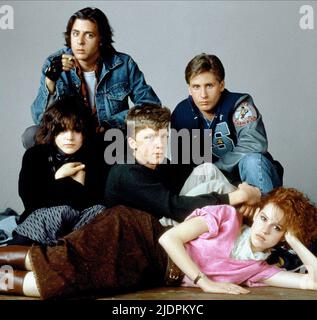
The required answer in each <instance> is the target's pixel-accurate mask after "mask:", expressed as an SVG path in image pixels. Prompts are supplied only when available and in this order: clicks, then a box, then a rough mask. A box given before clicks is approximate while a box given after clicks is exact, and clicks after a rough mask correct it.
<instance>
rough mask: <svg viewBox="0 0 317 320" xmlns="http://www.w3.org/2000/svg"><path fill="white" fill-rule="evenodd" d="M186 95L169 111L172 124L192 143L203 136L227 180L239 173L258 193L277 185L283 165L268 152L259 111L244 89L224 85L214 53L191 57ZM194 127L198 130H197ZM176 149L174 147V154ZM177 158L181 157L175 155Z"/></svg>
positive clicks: (280, 183) (218, 62) (213, 159)
mask: <svg viewBox="0 0 317 320" xmlns="http://www.w3.org/2000/svg"><path fill="white" fill-rule="evenodd" d="M185 78H186V82H187V84H188V86H189V97H188V98H187V99H185V100H183V101H181V102H180V103H179V104H178V105H177V106H176V108H175V109H174V111H173V113H172V121H171V126H172V128H174V129H176V130H177V131H179V130H181V129H188V130H189V132H190V134H191V139H192V141H191V144H192V145H195V140H197V143H200V144H201V146H202V145H205V146H206V143H204V144H203V143H202V141H203V139H207V145H208V148H207V150H206V149H204V150H203V152H204V153H206V152H207V153H208V152H209V153H212V161H213V162H214V164H215V165H216V166H217V167H218V168H219V169H220V170H221V171H223V173H224V174H225V175H226V176H227V177H228V178H229V179H231V181H232V180H234V179H236V178H237V179H238V180H239V179H240V180H241V181H246V182H248V183H249V184H251V185H254V186H256V187H258V188H259V189H260V190H261V192H262V193H266V192H269V191H270V190H271V189H273V188H275V187H278V186H281V185H282V177H283V167H282V166H281V165H280V163H279V162H277V161H275V160H273V158H272V156H271V155H270V154H269V153H268V151H267V148H268V142H267V136H266V132H265V128H264V124H263V121H262V116H261V114H260V113H259V111H258V110H257V108H256V107H255V105H254V102H253V99H252V97H251V96H250V95H249V94H245V93H233V92H230V91H228V90H227V89H225V82H224V78H225V70H224V67H223V65H222V63H221V61H220V59H219V58H218V57H216V56H215V55H208V54H204V53H203V54H200V55H198V56H196V57H194V58H193V59H192V60H191V61H190V62H189V63H188V65H187V67H186V70H185ZM193 129H205V130H200V135H197V134H194V132H195V131H192V130H193ZM180 154H181V149H179V154H178V156H180ZM178 161H181V158H180V157H178Z"/></svg>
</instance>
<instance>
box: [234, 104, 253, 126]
mask: <svg viewBox="0 0 317 320" xmlns="http://www.w3.org/2000/svg"><path fill="white" fill-rule="evenodd" d="M257 118H258V115H257V111H256V109H255V107H254V106H253V104H251V103H250V102H249V101H244V102H242V103H241V104H240V105H239V106H238V108H237V109H236V111H235V112H234V114H233V123H234V124H235V125H236V126H245V125H247V124H248V123H250V122H254V121H256V119H257Z"/></svg>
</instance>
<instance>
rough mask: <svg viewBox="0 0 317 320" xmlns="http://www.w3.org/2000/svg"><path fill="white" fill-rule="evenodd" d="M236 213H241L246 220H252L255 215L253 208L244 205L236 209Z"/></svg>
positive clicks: (254, 208)
mask: <svg viewBox="0 0 317 320" xmlns="http://www.w3.org/2000/svg"><path fill="white" fill-rule="evenodd" d="M237 210H238V212H239V213H241V214H242V215H243V216H244V217H246V218H252V217H253V216H254V214H255V211H256V207H255V206H249V205H246V204H243V205H242V206H240V207H239V208H238V209H237Z"/></svg>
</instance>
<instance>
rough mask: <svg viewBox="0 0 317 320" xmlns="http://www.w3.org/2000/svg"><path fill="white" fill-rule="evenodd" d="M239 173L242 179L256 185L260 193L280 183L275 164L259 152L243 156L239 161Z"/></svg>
mask: <svg viewBox="0 0 317 320" xmlns="http://www.w3.org/2000/svg"><path fill="white" fill-rule="evenodd" d="M239 173H240V178H241V180H242V181H246V182H247V183H248V184H251V185H253V186H255V187H258V188H259V189H260V190H261V193H262V194H263V193H267V192H269V191H271V190H272V189H274V188H277V187H280V186H281V185H282V177H280V176H279V175H278V172H277V168H276V166H275V165H274V164H273V163H272V162H271V161H270V160H269V159H267V158H266V157H265V156H264V155H263V154H261V153H250V154H248V155H246V156H244V157H243V158H242V159H241V160H240V161H239Z"/></svg>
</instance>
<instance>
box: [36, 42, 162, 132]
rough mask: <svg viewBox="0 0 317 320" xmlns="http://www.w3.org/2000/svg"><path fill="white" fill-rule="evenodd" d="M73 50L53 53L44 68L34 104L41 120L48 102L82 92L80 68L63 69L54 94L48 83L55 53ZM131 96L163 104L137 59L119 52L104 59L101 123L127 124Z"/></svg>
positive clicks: (98, 100) (139, 101) (98, 104)
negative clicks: (47, 76)
mask: <svg viewBox="0 0 317 320" xmlns="http://www.w3.org/2000/svg"><path fill="white" fill-rule="evenodd" d="M64 53H65V54H71V55H72V54H73V53H72V51H71V49H70V48H68V47H64V48H63V49H60V50H59V51H57V52H55V53H54V54H52V55H50V56H49V57H48V58H47V59H46V60H45V62H44V65H43V68H42V75H41V82H40V88H39V91H38V94H37V97H36V98H35V100H34V102H33V104H32V106H31V112H32V118H33V121H34V122H35V123H36V124H39V123H40V121H41V118H42V116H43V112H44V111H45V109H46V107H47V106H48V104H51V103H53V102H54V101H55V100H57V99H59V98H60V97H62V96H63V95H70V94H75V93H79V92H80V88H81V81H80V78H79V77H78V75H77V73H76V70H75V69H72V70H70V71H68V72H62V74H61V76H60V78H59V79H58V80H57V81H56V87H55V93H54V95H52V96H51V95H50V94H49V91H48V89H47V87H46V84H45V74H44V73H45V70H46V68H47V67H48V66H49V65H50V64H51V61H52V59H53V58H54V57H56V56H59V55H61V54H64ZM128 97H130V99H131V101H132V103H133V104H134V105H144V104H147V103H149V104H159V105H161V101H160V99H159V98H158V97H157V95H156V94H155V92H154V90H153V89H152V87H151V86H149V85H147V83H146V81H145V79H144V75H143V73H142V72H141V71H140V69H139V67H138V65H137V64H136V63H135V61H134V60H133V59H132V58H131V57H130V56H129V55H127V54H125V53H120V52H116V53H115V54H114V55H113V56H112V57H111V58H109V60H104V61H103V63H102V69H101V72H100V76H99V81H98V83H97V86H96V92H95V99H96V100H95V101H96V109H97V115H98V119H99V123H100V126H106V127H109V126H110V127H116V128H122V129H123V128H124V127H125V124H124V120H125V117H126V114H127V112H128V109H129V104H128Z"/></svg>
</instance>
